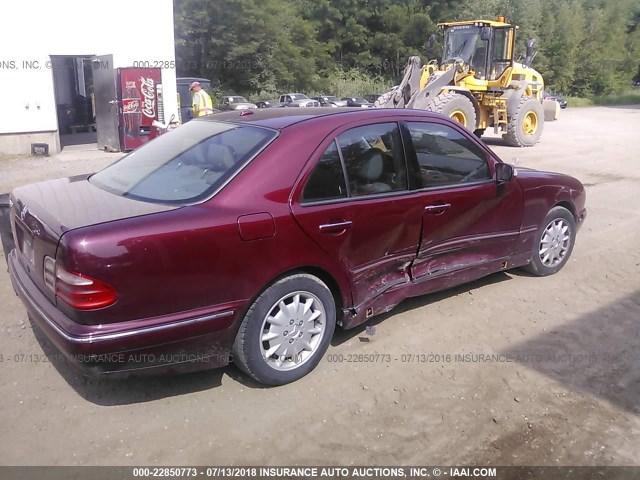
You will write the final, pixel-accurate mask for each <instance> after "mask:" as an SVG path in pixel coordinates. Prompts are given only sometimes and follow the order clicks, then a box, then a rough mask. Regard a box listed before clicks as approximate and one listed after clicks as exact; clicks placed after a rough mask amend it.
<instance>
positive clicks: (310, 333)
mask: <svg viewBox="0 0 640 480" xmlns="http://www.w3.org/2000/svg"><path fill="white" fill-rule="evenodd" d="M335 325H336V307H335V302H334V299H333V296H332V294H331V291H330V290H329V288H328V287H327V285H326V284H325V283H324V282H322V281H321V280H320V279H318V278H317V277H314V276H312V275H307V274H303V273H300V274H295V275H291V276H288V277H284V278H282V279H280V280H278V281H277V282H275V283H274V284H273V285H271V286H270V287H269V288H267V289H266V290H265V291H264V292H263V293H262V295H260V296H259V297H258V298H257V299H256V301H255V302H254V303H253V305H251V308H249V311H248V312H247V314H246V315H245V317H244V320H243V321H242V325H241V326H240V330H239V331H238V335H237V336H236V340H235V342H234V344H233V350H232V352H233V356H234V361H235V362H236V364H237V365H238V367H239V368H240V369H241V370H242V371H244V372H245V373H247V374H248V375H250V376H251V377H252V378H254V379H255V380H256V381H258V382H260V383H262V384H265V385H284V384H285V383H290V382H293V381H295V380H298V379H300V378H302V377H304V376H305V375H306V374H307V373H309V372H311V370H313V369H314V368H315V367H316V365H318V363H319V362H320V360H321V359H322V356H323V355H324V353H325V352H326V351H327V348H329V342H330V341H331V338H332V337H333V332H334V330H335Z"/></svg>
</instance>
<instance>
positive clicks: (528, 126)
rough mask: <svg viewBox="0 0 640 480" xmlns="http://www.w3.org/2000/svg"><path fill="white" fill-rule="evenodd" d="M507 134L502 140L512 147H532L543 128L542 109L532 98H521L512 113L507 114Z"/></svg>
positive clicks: (538, 138)
mask: <svg viewBox="0 0 640 480" xmlns="http://www.w3.org/2000/svg"><path fill="white" fill-rule="evenodd" d="M508 116H509V122H508V124H507V133H505V134H504V135H503V136H502V138H503V139H504V140H506V142H507V143H508V144H509V145H512V146H514V147H533V146H534V145H535V144H536V143H538V141H539V140H540V136H541V135H542V129H543V127H544V109H543V108H542V105H541V104H540V102H539V101H538V100H537V99H535V98H533V97H522V98H521V99H520V101H519V102H518V105H517V107H516V108H515V110H514V111H513V112H509V113H508Z"/></svg>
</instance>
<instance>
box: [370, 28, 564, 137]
mask: <svg viewBox="0 0 640 480" xmlns="http://www.w3.org/2000/svg"><path fill="white" fill-rule="evenodd" d="M438 26H439V27H440V28H441V29H442V30H443V32H444V48H443V54H442V60H441V61H440V63H438V62H437V61H436V60H432V61H430V62H429V63H428V64H427V65H424V66H423V65H422V62H421V60H420V57H411V58H409V62H408V63H407V66H406V67H405V71H404V77H403V79H402V81H401V82H400V84H399V85H398V86H396V87H394V88H393V90H391V91H390V92H388V93H385V94H384V95H382V96H380V97H379V98H378V100H377V101H376V102H375V106H376V107H379V108H415V109H422V110H429V111H432V112H438V113H442V114H444V115H447V116H449V117H451V118H452V119H454V120H456V121H458V122H459V123H461V124H462V125H464V126H465V127H466V128H467V129H469V130H471V131H472V132H475V134H476V135H478V136H481V135H482V134H483V133H484V131H485V129H487V128H489V127H493V129H494V131H495V132H496V133H500V132H502V134H503V138H504V139H505V140H506V141H507V143H508V144H510V145H514V146H518V147H530V146H533V145H535V144H536V142H537V141H538V140H539V139H540V135H541V134H542V129H543V126H544V120H545V112H544V110H543V107H542V96H541V95H542V90H543V88H544V82H543V79H542V75H540V73H538V72H537V71H536V70H534V69H533V68H531V62H532V61H533V58H534V57H535V40H530V41H529V42H528V43H527V53H526V58H525V60H524V63H517V62H515V61H514V59H513V56H514V46H515V39H516V28H517V27H516V26H515V25H511V24H509V23H507V22H505V19H504V17H498V19H497V21H490V20H472V21H465V22H449V23H441V24H439V25H438ZM434 39H435V37H434V38H432V39H431V41H432V42H433V40H434ZM552 118H553V116H552Z"/></svg>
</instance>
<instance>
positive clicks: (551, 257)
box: [523, 207, 576, 277]
mask: <svg viewBox="0 0 640 480" xmlns="http://www.w3.org/2000/svg"><path fill="white" fill-rule="evenodd" d="M575 240H576V221H575V219H574V218H573V215H572V214H571V212H570V211H569V210H567V209H566V208H564V207H554V208H552V209H551V211H550V212H549V213H548V214H547V216H546V217H545V219H544V220H543V222H542V224H541V225H540V228H539V230H538V234H537V236H536V243H535V245H534V249H533V255H532V257H531V263H529V265H527V266H526V267H523V268H524V269H525V270H527V271H528V272H529V273H532V274H534V275H537V276H540V277H543V276H546V275H553V274H554V273H557V272H558V271H560V269H562V267H564V266H565V264H566V263H567V261H568V260H569V257H570V256H571V252H572V251H573V245H574V243H575Z"/></svg>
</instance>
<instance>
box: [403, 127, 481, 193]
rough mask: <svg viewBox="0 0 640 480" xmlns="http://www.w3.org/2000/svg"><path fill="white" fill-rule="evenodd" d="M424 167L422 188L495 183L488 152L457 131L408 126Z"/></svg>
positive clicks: (446, 128) (420, 163)
mask: <svg viewBox="0 0 640 480" xmlns="http://www.w3.org/2000/svg"><path fill="white" fill-rule="evenodd" d="M407 127H408V129H409V133H410V136H411V143H412V144H413V148H414V150H415V152H416V157H417V159H418V164H419V166H420V178H419V183H420V185H419V187H420V188H429V187H439V186H445V185H455V184H460V183H472V182H480V181H484V180H490V179H491V171H490V170H489V165H488V164H487V159H486V155H485V154H484V152H483V151H482V150H481V149H480V148H479V147H478V146H477V145H475V144H474V143H473V141H472V140H471V139H469V138H467V137H466V136H465V135H463V134H462V133H460V132H458V131H457V130H455V129H453V128H451V127H449V126H447V125H441V124H438V123H427V122H407Z"/></svg>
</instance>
